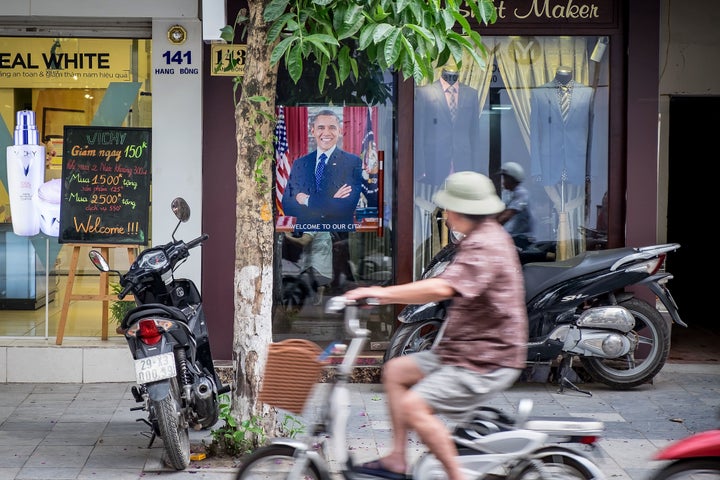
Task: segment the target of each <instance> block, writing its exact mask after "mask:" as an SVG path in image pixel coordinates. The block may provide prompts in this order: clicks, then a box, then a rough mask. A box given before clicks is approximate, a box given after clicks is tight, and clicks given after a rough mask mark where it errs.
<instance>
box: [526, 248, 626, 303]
mask: <svg viewBox="0 0 720 480" xmlns="http://www.w3.org/2000/svg"><path fill="white" fill-rule="evenodd" d="M634 252H635V249H634V248H632V247H623V248H613V249H609V250H588V251H585V252H583V253H581V254H580V255H576V256H574V257H571V258H568V259H567V260H560V261H557V262H532V263H526V264H525V265H523V266H522V269H523V276H524V277H525V301H526V303H527V302H529V301H530V300H531V299H533V298H535V297H536V296H537V295H538V294H539V293H540V292H542V291H543V290H545V289H547V288H549V287H551V286H553V285H556V284H559V283H562V282H564V281H566V280H569V279H571V278H577V277H580V276H582V275H585V274H588V273H592V272H597V271H598V270H606V269H610V267H612V265H613V264H614V263H615V262H617V261H618V260H619V259H621V258H623V257H624V256H626V255H630V254H632V253H634Z"/></svg>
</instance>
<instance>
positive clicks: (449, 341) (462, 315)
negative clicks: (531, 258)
mask: <svg viewBox="0 0 720 480" xmlns="http://www.w3.org/2000/svg"><path fill="white" fill-rule="evenodd" d="M440 278H443V279H444V280H446V281H447V282H448V283H450V285H452V287H453V288H454V289H455V297H453V299H452V302H451V305H450V307H449V309H448V313H447V318H446V320H445V322H446V325H445V331H444V333H443V336H442V338H441V339H440V341H439V343H438V344H437V345H436V347H435V352H436V353H437V354H438V355H440V357H441V358H442V361H443V362H444V363H447V364H450V365H458V366H462V367H466V368H470V369H472V370H475V371H478V372H480V373H486V372H490V371H493V370H495V369H497V368H500V367H512V368H524V367H525V362H526V360H527V341H528V318H527V309H526V307H525V285H524V281H523V274H522V267H521V265H520V259H519V257H518V253H517V249H516V248H515V245H514V243H513V241H512V238H511V237H510V235H509V234H508V233H507V232H506V231H505V229H503V227H502V226H501V225H500V224H499V223H498V222H497V221H495V220H492V219H487V220H485V221H483V222H481V223H480V225H478V227H477V228H476V229H475V230H474V231H473V232H471V233H470V234H469V235H467V236H466V237H465V238H464V239H463V240H462V241H461V242H460V244H459V245H458V251H457V253H456V254H455V258H454V259H453V261H452V263H451V264H450V265H448V267H447V269H446V270H445V271H444V272H443V273H442V274H441V275H440Z"/></svg>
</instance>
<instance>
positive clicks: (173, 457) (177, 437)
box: [150, 378, 190, 470]
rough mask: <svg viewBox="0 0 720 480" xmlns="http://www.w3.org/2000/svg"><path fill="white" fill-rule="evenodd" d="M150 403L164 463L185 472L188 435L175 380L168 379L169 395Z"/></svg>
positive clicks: (188, 453) (188, 458) (187, 463)
mask: <svg viewBox="0 0 720 480" xmlns="http://www.w3.org/2000/svg"><path fill="white" fill-rule="evenodd" d="M150 403H151V404H152V407H153V409H154V410H155V412H156V413H157V421H158V428H159V430H160V438H161V439H162V441H163V445H164V447H165V462H166V463H167V464H168V465H169V466H171V467H172V468H174V469H175V470H185V469H186V468H187V466H188V465H190V433H189V431H188V424H187V422H186V421H185V419H184V418H183V414H182V408H181V404H180V387H179V386H178V382H177V379H176V378H171V379H170V393H169V394H168V395H167V396H166V397H165V398H163V399H162V400H160V401H154V400H151V401H150Z"/></svg>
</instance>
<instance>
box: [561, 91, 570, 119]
mask: <svg viewBox="0 0 720 480" xmlns="http://www.w3.org/2000/svg"><path fill="white" fill-rule="evenodd" d="M569 111H570V88H569V87H565V86H563V87H560V114H561V115H562V119H563V121H566V120H567V116H568V112H569Z"/></svg>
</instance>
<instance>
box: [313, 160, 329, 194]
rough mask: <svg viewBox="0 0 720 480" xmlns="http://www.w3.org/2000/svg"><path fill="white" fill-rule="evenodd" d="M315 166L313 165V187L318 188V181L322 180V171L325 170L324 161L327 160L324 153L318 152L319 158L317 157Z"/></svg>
mask: <svg viewBox="0 0 720 480" xmlns="http://www.w3.org/2000/svg"><path fill="white" fill-rule="evenodd" d="M318 160H319V161H318V164H317V167H315V189H316V190H320V182H321V181H322V177H323V173H324V172H325V161H326V160H327V155H325V154H324V153H321V154H320V158H319V159H318Z"/></svg>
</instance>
